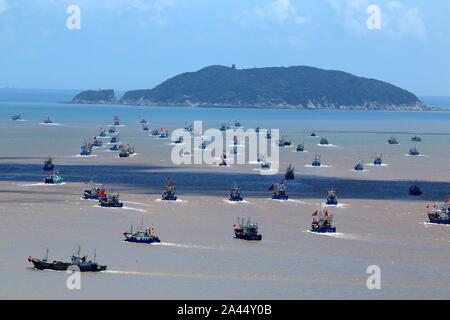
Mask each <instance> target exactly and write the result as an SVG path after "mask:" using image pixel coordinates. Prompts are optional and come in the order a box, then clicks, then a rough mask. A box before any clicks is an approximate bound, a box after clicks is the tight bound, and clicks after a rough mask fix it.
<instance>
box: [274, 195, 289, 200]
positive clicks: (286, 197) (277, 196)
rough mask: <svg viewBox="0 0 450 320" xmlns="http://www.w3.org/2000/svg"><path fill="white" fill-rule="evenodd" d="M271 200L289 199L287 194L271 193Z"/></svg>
mask: <svg viewBox="0 0 450 320" xmlns="http://www.w3.org/2000/svg"><path fill="white" fill-rule="evenodd" d="M272 199H273V200H289V196H287V195H273V196H272Z"/></svg>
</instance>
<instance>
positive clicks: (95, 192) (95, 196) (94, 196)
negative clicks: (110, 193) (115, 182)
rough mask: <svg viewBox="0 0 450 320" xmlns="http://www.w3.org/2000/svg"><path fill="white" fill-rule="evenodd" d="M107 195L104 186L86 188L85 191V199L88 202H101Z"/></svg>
mask: <svg viewBox="0 0 450 320" xmlns="http://www.w3.org/2000/svg"><path fill="white" fill-rule="evenodd" d="M106 196H107V193H106V189H105V187H104V186H98V185H95V186H86V187H85V188H84V190H83V198H84V199H86V200H100V199H101V198H106Z"/></svg>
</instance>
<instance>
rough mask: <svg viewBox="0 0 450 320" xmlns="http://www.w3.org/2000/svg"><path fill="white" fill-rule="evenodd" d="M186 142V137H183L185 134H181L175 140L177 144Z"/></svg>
mask: <svg viewBox="0 0 450 320" xmlns="http://www.w3.org/2000/svg"><path fill="white" fill-rule="evenodd" d="M183 142H184V138H183V136H179V137H178V138H177V140H175V142H174V143H175V144H182V143H183Z"/></svg>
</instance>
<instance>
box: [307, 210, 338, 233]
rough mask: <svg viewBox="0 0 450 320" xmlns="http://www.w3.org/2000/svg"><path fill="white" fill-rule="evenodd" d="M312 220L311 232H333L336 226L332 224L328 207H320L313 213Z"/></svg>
mask: <svg viewBox="0 0 450 320" xmlns="http://www.w3.org/2000/svg"><path fill="white" fill-rule="evenodd" d="M312 217H313V221H312V223H311V230H310V231H311V232H316V233H335V232H336V227H334V226H333V220H334V217H333V215H332V214H329V213H328V209H324V208H323V207H320V209H319V210H316V211H315V212H314V213H313V214H312Z"/></svg>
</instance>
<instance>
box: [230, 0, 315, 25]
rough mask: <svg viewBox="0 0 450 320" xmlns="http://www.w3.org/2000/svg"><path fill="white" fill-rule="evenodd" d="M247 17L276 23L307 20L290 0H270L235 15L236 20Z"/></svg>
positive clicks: (298, 22) (300, 22)
mask: <svg viewBox="0 0 450 320" xmlns="http://www.w3.org/2000/svg"><path fill="white" fill-rule="evenodd" d="M248 18H257V19H259V20H262V21H267V22H276V23H287V22H290V23H295V24H304V23H306V22H308V21H309V19H308V18H307V17H304V16H302V15H300V14H299V13H298V11H297V8H296V7H295V6H294V5H293V4H292V2H291V0H270V1H269V2H267V3H266V4H264V5H262V6H255V7H253V8H252V9H249V10H245V11H244V12H242V13H241V14H239V15H237V16H235V19H236V20H239V21H241V22H245V21H243V20H246V19H248Z"/></svg>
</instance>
